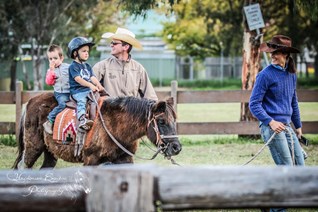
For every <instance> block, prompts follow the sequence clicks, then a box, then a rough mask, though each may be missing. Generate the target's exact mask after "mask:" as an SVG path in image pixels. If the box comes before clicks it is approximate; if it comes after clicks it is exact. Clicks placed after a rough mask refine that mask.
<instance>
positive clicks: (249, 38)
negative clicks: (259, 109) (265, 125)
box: [240, 0, 262, 121]
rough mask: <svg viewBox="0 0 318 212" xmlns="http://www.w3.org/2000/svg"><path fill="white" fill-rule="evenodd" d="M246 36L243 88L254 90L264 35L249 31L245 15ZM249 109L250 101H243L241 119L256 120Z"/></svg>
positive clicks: (244, 37) (244, 42) (249, 2)
mask: <svg viewBox="0 0 318 212" xmlns="http://www.w3.org/2000/svg"><path fill="white" fill-rule="evenodd" d="M251 3H252V2H251V1H247V0H246V1H245V5H248V4H251ZM243 20H244V28H245V30H244V36H243V64H242V90H252V88H253V86H254V82H255V78H256V75H257V73H258V72H259V70H260V51H259V46H260V43H261V41H262V37H261V36H260V37H258V38H257V39H256V37H257V33H256V31H255V30H253V31H249V29H248V26H247V23H246V19H245V16H244V18H243ZM256 120H257V119H256V118H255V117H253V115H252V113H251V112H250V110H249V107H248V103H244V102H242V103H241V118H240V121H256Z"/></svg>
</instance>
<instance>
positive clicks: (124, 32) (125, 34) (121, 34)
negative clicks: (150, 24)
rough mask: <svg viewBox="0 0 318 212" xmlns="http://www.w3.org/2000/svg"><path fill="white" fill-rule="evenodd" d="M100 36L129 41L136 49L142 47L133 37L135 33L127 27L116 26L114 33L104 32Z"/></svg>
mask: <svg viewBox="0 0 318 212" xmlns="http://www.w3.org/2000/svg"><path fill="white" fill-rule="evenodd" d="M102 38H107V39H108V38H111V39H116V40H121V41H124V42H126V43H129V44H130V45H132V46H133V47H135V48H137V49H142V45H141V43H140V42H139V41H138V40H137V39H136V38H135V34H134V33H132V32H131V31H129V30H128V29H124V28H120V27H118V28H117V30H116V32H115V33H112V32H106V33H104V34H103V35H102Z"/></svg>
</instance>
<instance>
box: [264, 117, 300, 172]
mask: <svg viewBox="0 0 318 212" xmlns="http://www.w3.org/2000/svg"><path fill="white" fill-rule="evenodd" d="M260 128H261V136H262V139H263V140H264V142H265V143H266V142H267V141H268V139H269V138H270V137H271V136H272V134H273V133H274V131H273V130H272V129H271V128H270V126H268V125H267V126H266V125H265V124H263V123H261V126H260ZM287 130H289V132H290V134H291V136H292V138H291V137H290V134H289V132H288V131H287ZM292 143H293V146H294V147H292ZM268 147H269V150H270V152H271V155H272V158H273V160H274V161H275V163H276V165H289V166H292V165H293V160H292V148H294V157H295V165H297V166H303V165H305V159H304V155H303V153H302V148H301V146H300V143H299V140H298V138H297V136H296V134H295V132H294V130H293V128H292V127H291V126H290V125H287V126H286V130H284V131H282V132H280V133H278V134H276V136H275V137H274V138H273V140H272V141H271V142H270V143H269V145H268Z"/></svg>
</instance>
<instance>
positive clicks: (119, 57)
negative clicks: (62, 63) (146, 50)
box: [93, 28, 158, 101]
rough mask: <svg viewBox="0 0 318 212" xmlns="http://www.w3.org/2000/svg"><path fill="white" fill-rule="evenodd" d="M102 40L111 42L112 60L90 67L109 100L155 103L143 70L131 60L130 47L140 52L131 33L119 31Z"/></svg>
mask: <svg viewBox="0 0 318 212" xmlns="http://www.w3.org/2000/svg"><path fill="white" fill-rule="evenodd" d="M102 38H106V39H111V42H110V46H111V54H112V57H110V58H107V59H105V60H102V61H100V62H98V63H96V64H95V65H94V67H93V70H94V73H95V75H96V77H97V79H98V80H100V81H102V82H103V83H102V84H103V86H104V87H105V89H106V91H107V92H108V93H109V95H110V96H135V97H141V98H148V99H153V100H155V101H157V100H158V97H157V95H156V92H155V90H154V88H153V86H152V84H151V82H150V79H149V77H148V74H147V72H146V70H145V68H144V67H143V66H142V65H141V64H140V63H138V62H137V61H136V60H134V59H132V58H131V55H130V51H131V49H132V48H133V47H135V48H137V49H142V45H141V43H140V42H139V41H138V40H137V39H136V38H135V34H134V33H132V32H131V31H129V30H127V29H124V28H118V29H117V30H116V32H115V33H111V32H107V33H105V34H103V35H102Z"/></svg>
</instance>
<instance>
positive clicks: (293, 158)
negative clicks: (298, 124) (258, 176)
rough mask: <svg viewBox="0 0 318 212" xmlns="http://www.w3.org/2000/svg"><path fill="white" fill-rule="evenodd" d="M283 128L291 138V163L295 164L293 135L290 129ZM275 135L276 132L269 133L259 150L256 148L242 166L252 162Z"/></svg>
mask: <svg viewBox="0 0 318 212" xmlns="http://www.w3.org/2000/svg"><path fill="white" fill-rule="evenodd" d="M285 130H286V131H287V132H288V134H289V136H290V138H291V141H292V160H293V165H295V153H294V140H293V137H292V134H291V132H290V130H289V129H288V128H286V129H285ZM276 135H277V133H276V132H274V133H273V134H272V135H271V137H270V138H269V139H268V140H267V142H266V143H265V144H264V145H263V146H262V148H260V150H258V152H257V153H256V154H255V155H254V156H253V157H252V158H251V159H250V160H248V161H247V162H246V163H244V164H243V166H245V165H247V164H249V163H250V162H252V161H253V160H254V159H255V158H256V157H257V156H258V155H259V154H260V153H261V152H262V151H263V150H264V149H265V147H266V146H268V145H269V144H270V143H271V142H272V140H273V139H274V137H275V136H276Z"/></svg>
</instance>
